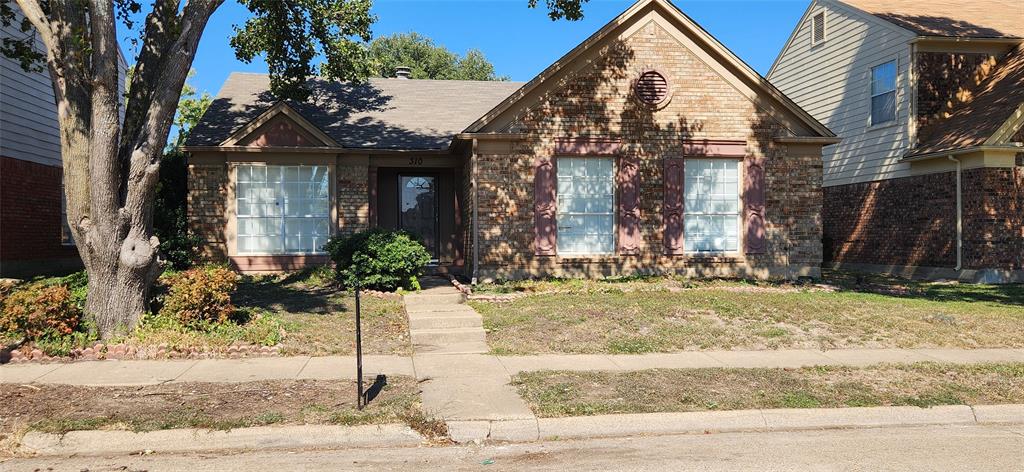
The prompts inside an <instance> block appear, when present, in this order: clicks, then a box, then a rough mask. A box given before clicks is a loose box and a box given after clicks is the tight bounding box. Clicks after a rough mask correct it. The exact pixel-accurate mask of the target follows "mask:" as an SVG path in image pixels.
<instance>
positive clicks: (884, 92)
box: [871, 61, 896, 125]
mask: <svg viewBox="0 0 1024 472" xmlns="http://www.w3.org/2000/svg"><path fill="white" fill-rule="evenodd" d="M895 119H896V61H889V62H886V63H885V64H879V65H877V66H875V67H872V68H871V124H872V125H878V124H882V123H887V122H890V121H894V120H895Z"/></svg>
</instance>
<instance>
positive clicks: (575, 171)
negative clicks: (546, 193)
mask: <svg viewBox="0 0 1024 472" xmlns="http://www.w3.org/2000/svg"><path fill="white" fill-rule="evenodd" d="M557 215H558V216H557V217H558V254H559V255H570V256H571V255H595V254H613V253H614V252H615V165H614V161H613V160H612V158H610V157H560V158H558V213H557Z"/></svg>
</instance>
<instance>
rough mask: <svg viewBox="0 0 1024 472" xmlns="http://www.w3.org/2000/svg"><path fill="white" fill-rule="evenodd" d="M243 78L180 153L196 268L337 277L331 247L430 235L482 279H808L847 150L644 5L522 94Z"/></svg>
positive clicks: (670, 10)
mask: <svg viewBox="0 0 1024 472" xmlns="http://www.w3.org/2000/svg"><path fill="white" fill-rule="evenodd" d="M268 86H269V84H268V79H267V77H266V76H263V75H255V74H232V75H231V76H230V77H229V78H228V80H227V82H226V83H225V84H224V86H223V88H222V90H221V91H220V93H219V94H218V96H217V98H216V99H215V101H214V102H213V104H212V105H211V107H210V109H209V111H208V112H207V113H206V115H205V116H204V117H203V119H202V121H201V122H200V124H199V125H198V126H196V128H195V129H194V131H193V132H192V134H191V136H190V138H189V141H188V143H187V144H188V146H187V147H186V150H187V151H189V152H190V153H191V157H190V162H189V212H190V215H189V218H190V221H191V225H192V229H193V230H194V231H195V232H196V233H197V234H198V235H199V236H201V237H202V239H203V240H204V246H203V250H204V253H205V255H206V257H208V258H210V259H214V260H227V261H230V262H231V263H232V264H233V265H234V266H236V267H238V268H239V269H240V270H243V271H274V270H287V269H294V268H300V267H303V266H306V265H309V264H318V263H323V262H325V260H326V258H325V256H324V255H323V254H322V253H321V252H320V247H321V246H320V245H321V244H322V243H323V242H324V241H325V240H326V239H327V238H328V237H329V236H330V235H332V234H348V233H353V232H356V231H360V230H364V229H367V228H369V227H375V226H381V227H389V228H403V229H407V230H410V231H413V232H416V233H418V234H420V235H421V236H422V237H423V239H424V240H425V242H426V244H427V246H428V248H429V250H430V251H431V253H432V254H433V255H434V257H435V259H436V261H437V266H436V270H437V271H441V272H444V271H447V272H452V273H458V274H461V275H464V276H467V277H472V278H474V279H477V278H479V279H481V280H490V279H509V278H523V277H538V276H614V275H628V274H634V273H676V274H686V275H721V276H745V277H760V278H767V277H780V278H794V277H800V276H816V275H818V274H819V270H820V269H819V267H820V265H821V259H822V246H821V232H822V229H821V207H822V190H821V178H822V161H821V148H822V146H823V145H827V144H832V143H836V142H837V141H838V139H837V138H836V137H835V136H834V134H833V133H832V132H831V131H829V130H828V129H827V128H826V127H824V126H823V125H821V124H820V123H819V122H818V121H816V120H815V119H814V118H812V117H811V116H810V115H808V114H807V113H806V112H804V111H803V110H802V109H800V108H799V107H798V106H796V105H795V104H794V103H793V102H792V101H790V100H789V99H788V98H786V97H785V96H784V95H783V94H782V93H780V92H779V91H778V90H777V89H775V88H774V87H773V86H771V85H770V84H769V83H768V82H767V81H766V80H765V79H764V78H763V77H761V76H760V75H759V74H757V73H756V72H755V71H753V70H752V69H751V68H750V67H749V66H747V65H746V64H744V63H743V62H742V61H741V60H740V59H738V58H737V57H736V56H735V55H734V54H732V53H731V52H730V51H729V50H728V49H726V48H725V47H724V46H723V45H722V44H721V43H719V42H718V41H716V40H715V39H714V38H713V37H712V36H711V35H709V34H708V33H707V32H706V31H704V30H703V29H701V28H700V26H698V25H697V24H696V23H694V22H693V20H691V19H690V18H688V17H687V16H686V15H684V14H683V13H682V12H681V11H679V10H678V9H677V8H676V7H675V6H673V5H672V4H671V3H669V2H668V1H665V0H641V1H639V2H637V3H636V4H634V5H633V6H631V7H630V8H629V9H628V10H626V11H625V12H624V13H622V14H621V15H620V16H618V17H617V18H615V19H614V20H612V21H611V22H610V23H609V24H607V25H606V26H604V27H603V28H601V29H600V30H599V31H598V32H597V33H595V34H594V35H593V36H591V37H590V38H589V39H587V40H586V41H584V42H583V43H582V44H580V45H579V46H577V47H576V48H575V49H573V50H572V51H570V52H569V53H568V54H566V55H565V56H564V57H562V58H561V59H559V60H558V61H557V62H556V63H555V64H553V65H551V66H550V67H549V68H547V69H546V70H544V71H543V72H542V73H541V74H540V75H538V76H537V77H536V78H534V79H533V80H531V81H530V82H527V83H525V84H520V83H511V82H469V81H432V80H411V79H404V78H391V79H371V80H370V81H369V82H368V83H364V84H358V85H353V84H341V83H328V82H323V81H317V82H315V83H314V87H315V89H316V93H315V94H314V98H313V99H311V100H310V101H308V102H306V103H294V102H290V101H280V100H277V99H275V98H274V97H272V96H271V95H270V94H269V92H267V90H268Z"/></svg>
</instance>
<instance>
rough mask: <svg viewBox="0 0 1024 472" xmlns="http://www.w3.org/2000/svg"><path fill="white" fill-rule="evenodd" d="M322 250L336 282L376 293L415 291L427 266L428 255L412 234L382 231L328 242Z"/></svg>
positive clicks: (337, 238) (373, 230)
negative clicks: (398, 290)
mask: <svg viewBox="0 0 1024 472" xmlns="http://www.w3.org/2000/svg"><path fill="white" fill-rule="evenodd" d="M324 249H325V250H326V251H327V252H328V253H330V255H331V259H332V260H333V261H334V264H335V267H336V270H337V277H338V280H339V281H340V282H341V283H342V284H344V285H346V286H348V287H353V286H355V285H356V283H357V282H358V283H359V284H360V285H361V286H362V287H364V288H370V289H375V290H385V291H391V290H396V289H398V288H405V289H410V290H416V289H419V282H418V281H417V280H416V278H417V277H418V276H420V275H422V273H423V266H425V265H427V263H428V262H430V253H428V252H427V249H426V248H425V247H424V246H423V244H422V243H421V242H419V241H418V240H417V239H416V238H414V237H413V236H412V235H411V234H409V233H407V232H405V231H394V230H388V229H381V228H376V229H371V230H368V231H363V232H360V233H356V234H353V235H351V236H348V237H334V238H331V240H330V241H328V242H327V244H326V245H325V246H324Z"/></svg>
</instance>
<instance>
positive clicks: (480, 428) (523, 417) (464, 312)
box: [403, 277, 537, 442]
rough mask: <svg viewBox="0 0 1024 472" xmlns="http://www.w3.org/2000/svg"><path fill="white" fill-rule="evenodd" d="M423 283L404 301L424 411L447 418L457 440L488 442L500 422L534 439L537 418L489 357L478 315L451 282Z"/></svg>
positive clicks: (504, 371) (498, 364) (434, 279)
mask: <svg viewBox="0 0 1024 472" xmlns="http://www.w3.org/2000/svg"><path fill="white" fill-rule="evenodd" d="M420 284H421V285H422V286H423V290H422V291H421V292H420V293H416V294H409V295H406V296H404V297H403V299H404V301H405V309H406V312H407V313H408V315H409V331H410V335H411V337H412V342H413V353H414V354H413V366H414V370H415V373H416V379H417V380H420V381H422V384H421V386H422V389H423V390H422V393H421V394H420V395H421V399H422V401H423V407H424V409H426V410H427V412H428V413H430V414H433V415H437V416H438V417H440V418H442V419H444V420H445V422H446V423H447V424H448V430H449V434H450V435H451V437H452V439H454V440H456V441H459V442H462V441H467V440H473V439H481V440H482V439H486V438H487V437H488V436H489V435H490V430H491V426H490V424H491V423H492V422H496V421H497V422H502V424H504V425H507V426H509V427H512V428H525V429H526V430H527V431H529V433H530V434H531V435H535V434H536V432H537V418H536V417H535V416H534V415H533V412H532V411H530V408H529V407H527V406H526V403H524V402H523V400H522V399H521V398H520V397H519V395H518V394H517V393H516V391H515V389H513V388H512V387H511V386H510V385H509V382H511V380H512V376H511V375H510V374H509V373H508V370H507V369H505V367H504V366H503V365H502V364H501V362H500V361H498V359H497V358H496V357H494V356H489V355H485V353H486V352H487V350H488V348H487V342H486V341H485V340H484V329H483V320H482V318H481V317H480V314H479V313H477V312H476V310H473V309H472V308H471V307H469V306H468V305H466V304H465V297H464V296H463V294H462V292H459V291H458V290H456V289H455V287H452V285H451V284H450V283H449V282H448V281H447V280H444V279H441V278H439V277H425V278H423V279H422V280H421V282H420Z"/></svg>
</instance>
